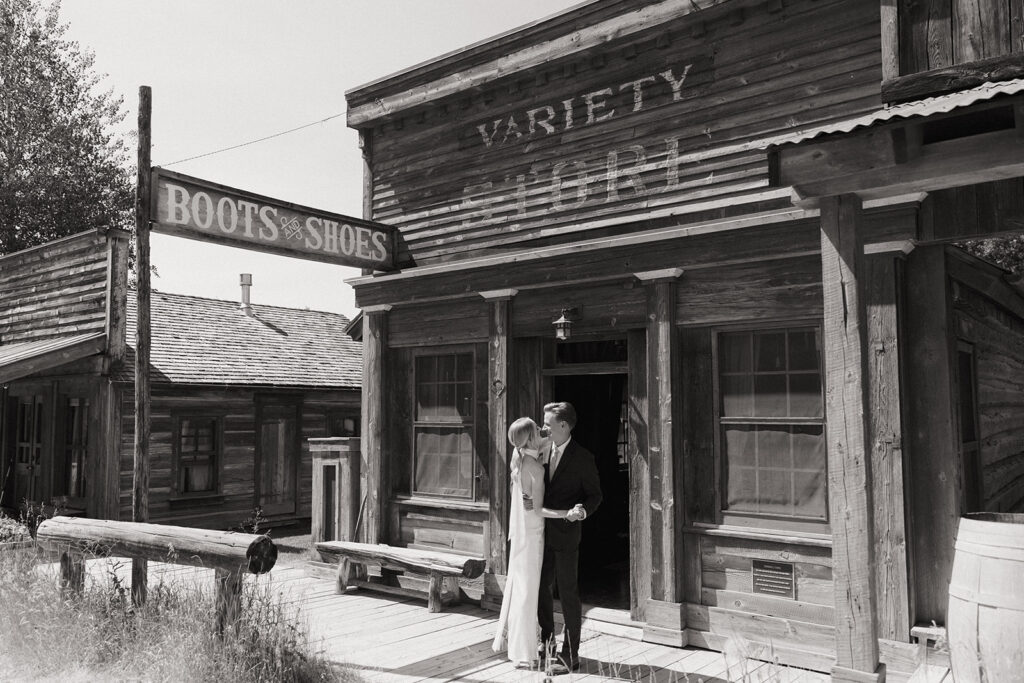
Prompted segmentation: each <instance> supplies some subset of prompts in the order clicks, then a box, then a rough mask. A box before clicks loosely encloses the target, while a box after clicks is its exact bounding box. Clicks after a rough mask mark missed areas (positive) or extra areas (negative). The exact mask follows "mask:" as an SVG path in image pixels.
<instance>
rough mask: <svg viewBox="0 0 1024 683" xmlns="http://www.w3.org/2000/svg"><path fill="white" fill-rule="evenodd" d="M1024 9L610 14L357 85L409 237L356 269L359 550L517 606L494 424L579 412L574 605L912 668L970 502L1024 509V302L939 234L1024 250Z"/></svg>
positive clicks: (941, 608) (851, 677)
mask: <svg viewBox="0 0 1024 683" xmlns="http://www.w3.org/2000/svg"><path fill="white" fill-rule="evenodd" d="M1021 20H1022V17H1021V12H1020V6H1019V3H1006V2H999V1H997V0H981V1H980V2H978V1H977V0H970V1H968V0H926V1H924V2H904V1H903V0H882V1H881V2H880V3H872V2H840V1H838V0H706V1H704V2H699V3H697V2H690V1H689V0H662V1H660V2H658V1H653V0H606V1H591V2H583V3H582V4H580V5H577V6H575V7H573V8H572V9H569V10H567V11H565V12H562V13H559V14H556V15H553V16H551V17H548V18H545V19H540V20H538V21H537V22H535V23H532V24H529V25H527V26H523V27H521V28H518V29H515V30H512V31H509V32H508V33H505V34H502V35H499V36H496V37H494V38H492V39H489V40H484V41H482V42H480V43H477V44H474V45H471V46H468V47H465V48H463V49H459V50H456V51H453V52H451V53H448V54H446V55H443V56H440V57H438V58H437V59H434V60H431V61H428V62H425V63H423V64H420V65H417V66H413V67H411V68H409V69H406V70H404V71H401V72H398V73H395V74H392V75H390V76H387V77H383V78H381V79H379V80H376V81H373V82H371V83H368V84H365V85H362V86H359V87H356V88H354V89H352V90H350V91H348V92H347V94H346V96H347V101H348V124H349V126H350V127H352V128H354V129H356V130H357V131H358V133H359V136H360V148H361V151H362V155H363V161H364V217H365V218H369V219H372V220H375V221H380V222H383V223H387V224H390V225H392V226H395V227H396V228H398V230H399V234H400V238H399V247H398V257H397V265H398V270H397V271H395V272H387V273H384V272H371V271H364V273H363V274H362V275H361V276H359V277H356V278H354V279H351V280H349V282H350V284H352V286H353V287H354V289H355V294H356V301H357V305H358V306H359V307H360V308H361V310H362V313H361V316H360V320H359V324H360V328H361V338H362V341H363V344H364V376H363V395H362V400H363V413H362V417H363V434H362V439H361V445H362V449H363V460H364V463H363V466H364V475H365V477H366V486H367V490H366V491H364V496H365V498H366V501H367V506H366V510H365V514H364V516H363V529H362V533H363V537H364V540H366V541H368V542H381V543H388V544H392V545H398V546H409V547H423V548H445V549H447V550H449V551H454V552H465V553H467V554H480V555H483V556H485V557H486V558H487V572H486V574H485V578H486V579H488V580H487V581H486V583H485V590H484V597H483V602H484V604H485V605H491V606H494V605H497V604H499V603H500V593H501V585H502V577H503V574H504V572H505V571H506V567H507V560H508V557H507V546H506V537H507V530H508V527H507V524H508V521H507V520H508V505H509V500H508V489H509V482H508V458H509V448H508V445H507V442H506V439H505V432H506V428H507V426H508V424H509V423H510V422H511V421H512V420H514V419H515V418H517V417H519V416H523V415H527V416H532V417H534V418H540V416H541V410H542V406H543V405H544V404H545V403H546V402H548V401H552V400H563V401H569V402H571V403H573V404H574V405H575V406H576V408H577V411H578V413H579V416H580V419H579V423H578V425H577V426H576V429H575V431H574V432H573V434H574V437H573V438H576V439H578V440H579V441H580V442H581V443H583V444H584V445H585V446H587V447H588V448H589V449H590V450H591V451H592V452H593V453H594V454H595V456H596V458H597V461H598V467H599V470H600V473H601V481H602V487H603V490H604V495H605V499H604V502H603V503H602V505H601V507H600V509H599V510H598V511H597V513H596V514H594V515H593V516H592V517H591V518H589V519H588V520H587V521H586V522H585V523H584V537H583V542H582V546H581V563H580V565H581V568H580V584H581V592H582V597H583V599H584V603H585V604H589V605H594V606H599V607H605V608H609V609H611V610H617V611H618V612H619V613H620V614H622V615H624V616H625V617H626V618H628V619H631V620H633V621H635V622H640V623H641V624H642V626H643V634H644V638H645V639H647V640H650V641H653V642H659V643H669V644H674V645H678V646H682V645H687V644H689V645H697V646H701V647H707V648H711V649H722V648H724V647H725V646H726V644H727V643H728V641H729V639H732V638H737V637H739V638H742V639H744V640H746V641H747V643H748V644H749V645H750V646H751V648H752V652H754V653H755V656H761V657H764V658H777V659H778V660H779V661H781V662H784V663H788V664H793V665H796V666H801V667H807V668H811V669H816V670H820V671H825V672H830V673H831V674H832V676H833V677H834V679H835V680H839V681H882V680H885V679H886V678H887V677H888V678H889V679H891V680H906V679H907V678H908V677H909V676H910V675H912V673H913V672H914V670H915V669H916V667H917V666H918V665H919V664H921V663H922V660H923V654H922V653H924V652H926V651H927V649H926V648H927V646H928V643H927V642H926V641H927V638H929V637H934V636H935V632H932V631H926V630H922V627H923V626H924V625H930V624H932V622H934V623H935V624H936V625H937V626H938V627H939V629H940V631H941V627H942V625H943V624H944V621H945V612H946V602H947V589H948V584H949V577H950V568H951V563H952V557H953V552H954V538H955V531H956V523H957V520H958V519H959V517H960V515H961V514H963V513H965V512H970V511H979V510H988V511H1018V512H1019V511H1022V510H1024V419H1022V418H1024V344H1022V342H1024V288H1022V286H1021V280H1020V278H1019V276H1015V275H1012V274H1010V273H1007V272H1005V271H1003V270H1001V269H999V268H996V267H994V266H992V265H990V264H988V263H986V262H983V261H981V260H979V259H977V258H974V257H972V256H970V255H968V254H967V253H966V252H965V251H964V250H962V249H960V248H959V247H957V246H956V244H957V243H959V242H962V241H963V240H965V239H981V238H985V237H992V236H1003V235H1011V234H1020V233H1021V232H1022V231H1024V179H1022V176H1024V61H1022V54H1024V33H1022V30H1024V29H1022V22H1021ZM929 633H930V634H931V635H928V634H929ZM922 634H925V635H922ZM758 648H760V649H758Z"/></svg>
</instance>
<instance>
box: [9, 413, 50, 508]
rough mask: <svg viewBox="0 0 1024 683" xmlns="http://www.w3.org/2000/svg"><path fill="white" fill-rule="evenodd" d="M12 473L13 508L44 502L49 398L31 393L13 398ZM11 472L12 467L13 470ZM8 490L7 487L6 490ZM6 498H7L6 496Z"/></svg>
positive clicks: (10, 473)
mask: <svg viewBox="0 0 1024 683" xmlns="http://www.w3.org/2000/svg"><path fill="white" fill-rule="evenodd" d="M10 424H11V427H12V429H11V432H12V435H13V441H12V444H11V446H12V448H11V456H12V458H11V464H12V465H13V468H12V470H13V471H9V474H8V476H11V477H12V478H11V484H10V485H9V488H8V490H9V491H10V492H11V497H12V500H11V506H12V507H17V506H20V505H21V504H22V502H23V501H28V502H30V503H38V502H40V501H41V500H42V499H43V496H44V492H43V490H42V482H43V477H42V475H43V469H44V462H43V452H44V448H45V442H46V414H45V397H44V396H43V395H41V394H28V395H23V396H12V397H11V423H10ZM9 469H11V468H9ZM5 488H7V487H5ZM5 497H6V496H5Z"/></svg>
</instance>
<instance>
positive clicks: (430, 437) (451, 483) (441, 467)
mask: <svg viewBox="0 0 1024 683" xmlns="http://www.w3.org/2000/svg"><path fill="white" fill-rule="evenodd" d="M414 382H415V411H414V422H413V477H412V480H413V492H414V493H417V494H425V495H432V496H447V497H454V498H465V499H470V500H471V499H473V497H474V487H473V482H474V479H473V474H474V473H473V463H474V453H473V428H474V414H473V405H474V396H473V354H472V353H471V352H464V353H446V354H439V355H422V356H417V357H416V362H415V366H414Z"/></svg>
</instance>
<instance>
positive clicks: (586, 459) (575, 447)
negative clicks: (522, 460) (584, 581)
mask: <svg viewBox="0 0 1024 683" xmlns="http://www.w3.org/2000/svg"><path fill="white" fill-rule="evenodd" d="M577 503H583V507H584V508H586V510H587V518H588V519H589V518H590V516H591V515H592V514H594V511H595V510H597V506H598V505H600V504H601V479H600V477H599V475H598V473H597V465H595V464H594V456H593V455H592V454H591V453H590V451H588V450H587V449H586V448H584V447H583V446H581V445H579V444H578V443H577V442H576V440H575V439H571V440H570V441H569V445H568V446H566V449H565V452H564V453H562V457H561V459H560V460H559V462H558V469H556V470H555V471H554V473H552V474H551V476H550V478H549V479H548V481H547V482H546V486H545V487H544V507H546V508H548V509H550V510H569V509H571V508H572V507H573V506H574V505H576V504H577ZM581 535H582V526H581V523H580V522H567V521H566V520H564V519H546V520H544V545H546V546H548V547H549V548H554V549H555V550H572V549H574V548H576V547H577V546H579V544H580V536H581Z"/></svg>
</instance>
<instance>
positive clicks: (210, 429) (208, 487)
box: [174, 416, 221, 494]
mask: <svg viewBox="0 0 1024 683" xmlns="http://www.w3.org/2000/svg"><path fill="white" fill-rule="evenodd" d="M175 431H176V434H175V441H174V444H175V452H174V457H175V472H176V473H177V490H178V493H179V494H190V493H215V492H216V491H217V470H218V467H219V465H220V450H221V443H220V442H221V436H220V418H217V417H185V416H183V417H179V418H178V419H177V420H176V430H175Z"/></svg>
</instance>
